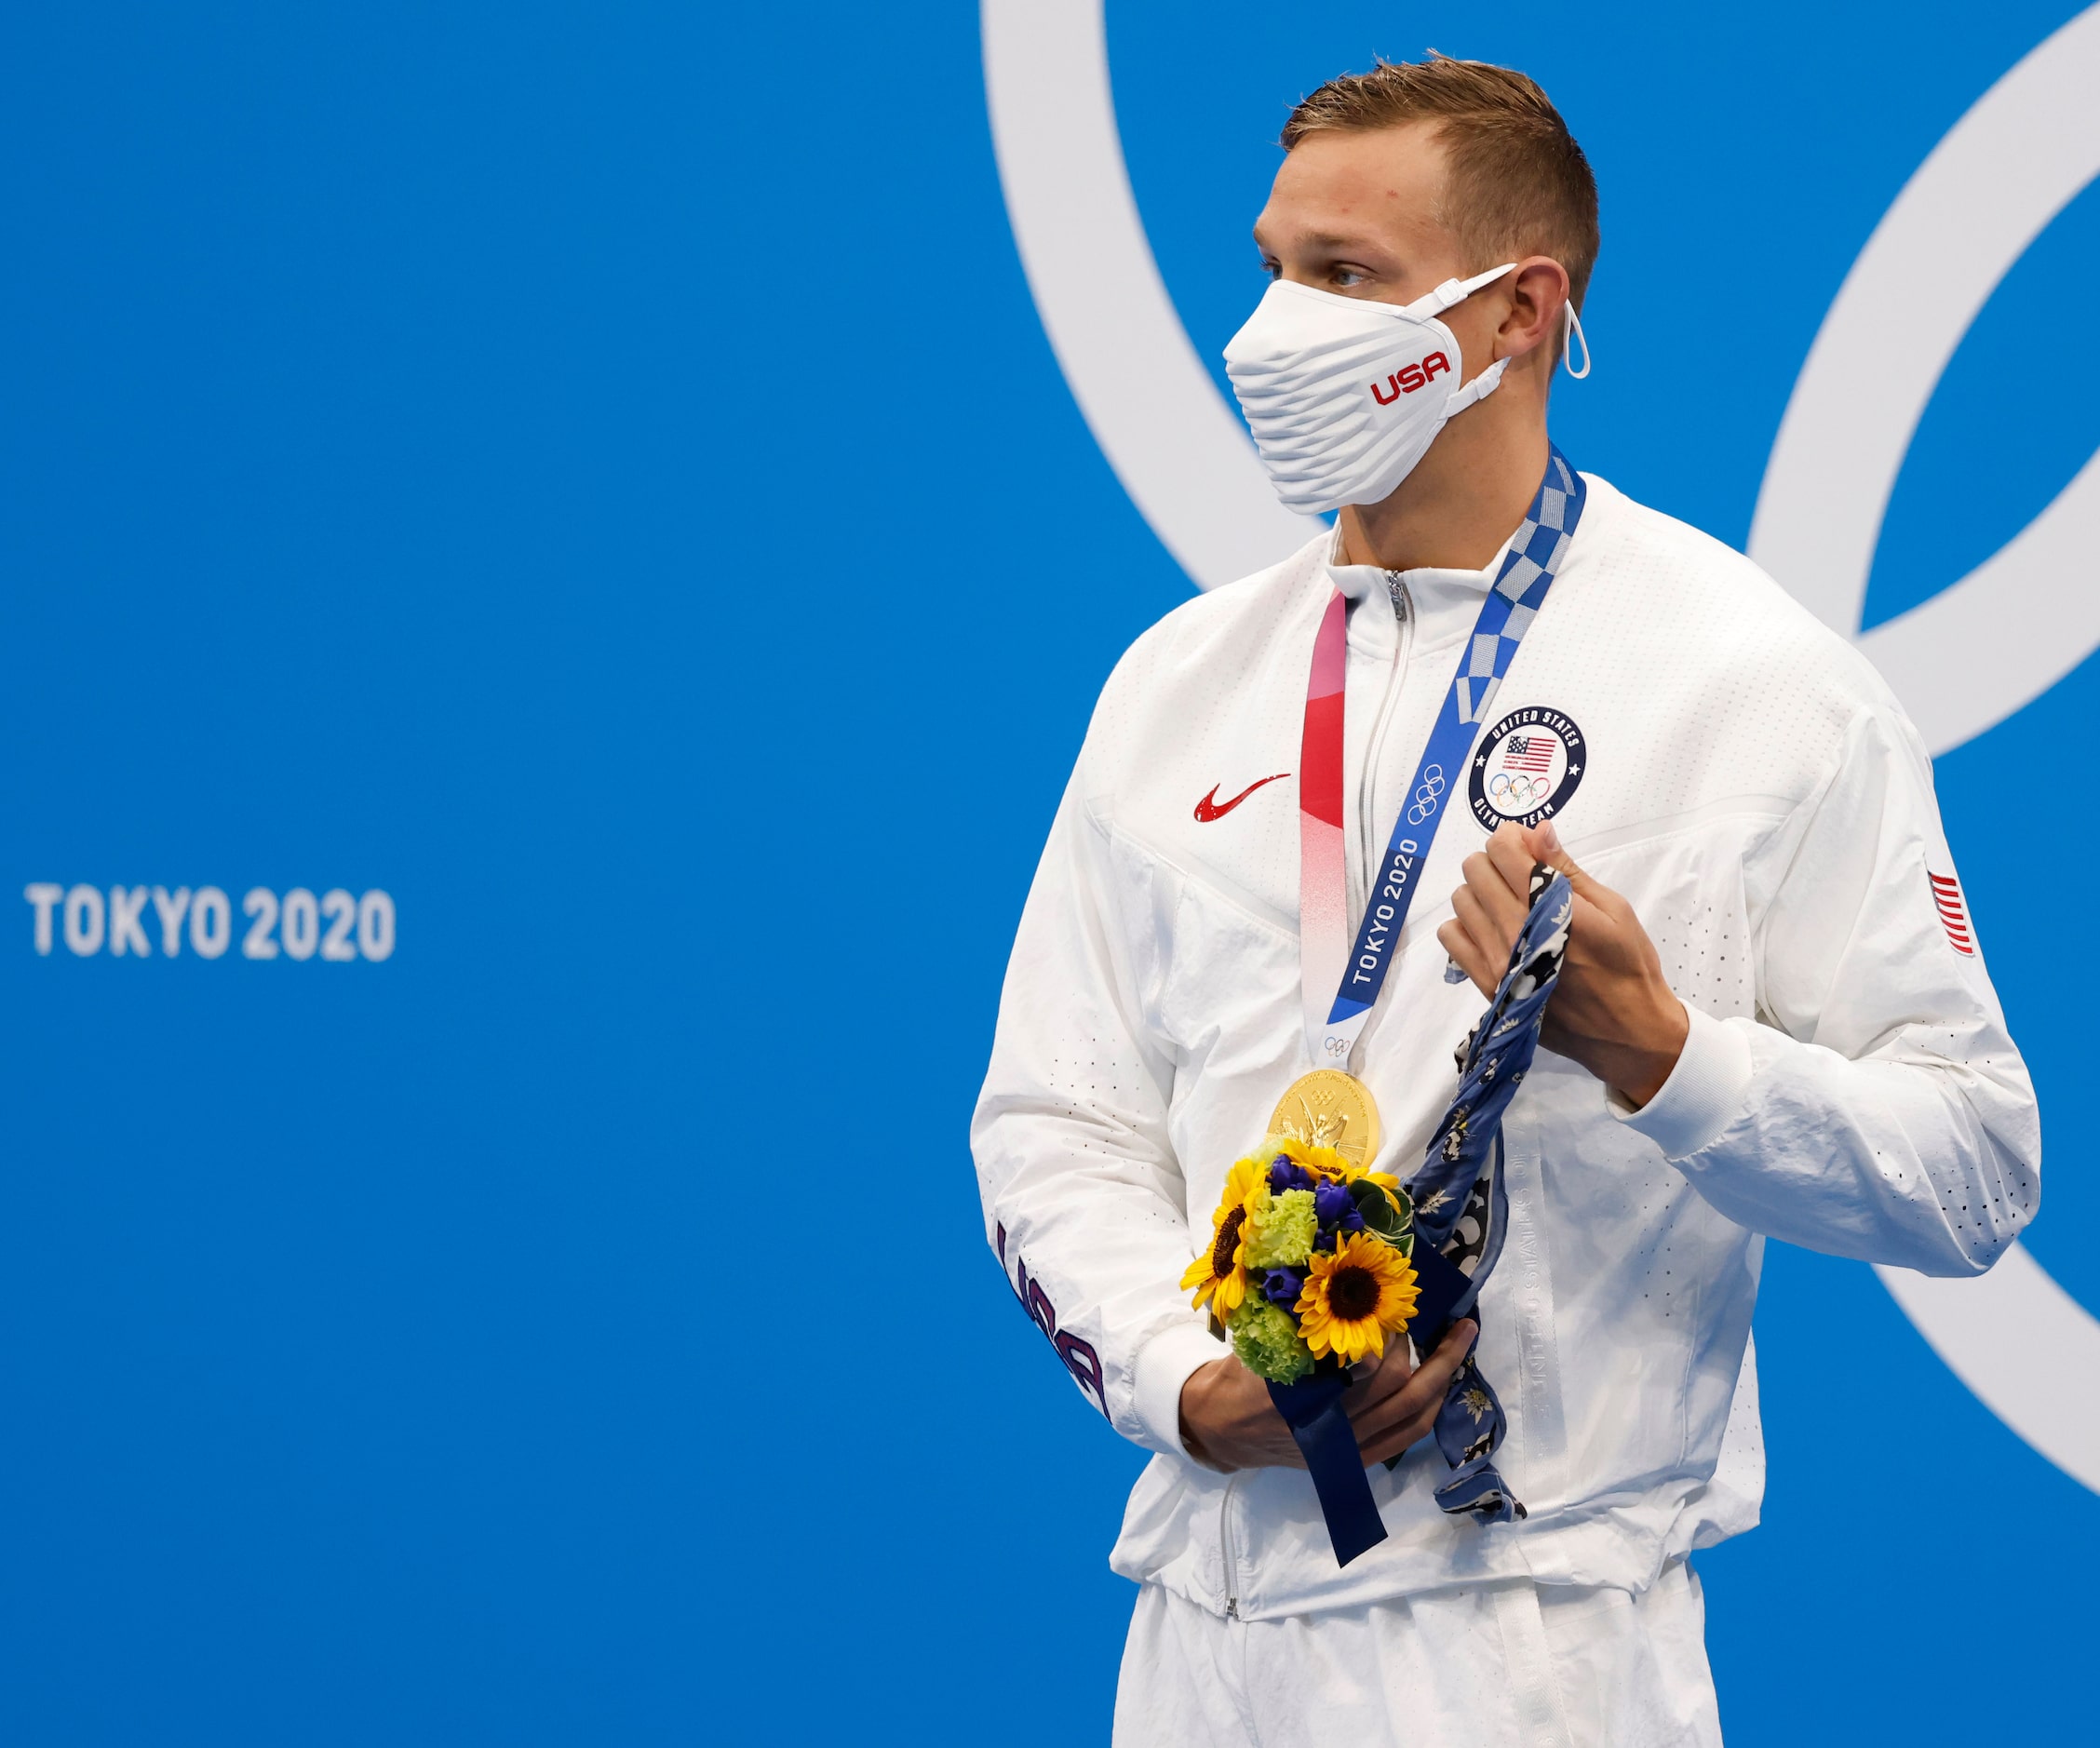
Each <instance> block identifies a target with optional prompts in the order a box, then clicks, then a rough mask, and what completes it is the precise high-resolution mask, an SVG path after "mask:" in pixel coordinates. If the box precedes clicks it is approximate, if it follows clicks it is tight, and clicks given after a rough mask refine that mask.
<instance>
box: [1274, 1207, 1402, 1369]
mask: <svg viewBox="0 0 2100 1748" xmlns="http://www.w3.org/2000/svg"><path fill="white" fill-rule="evenodd" d="M1415 1291H1416V1288H1415V1270H1414V1265H1413V1264H1412V1263H1410V1262H1409V1261H1408V1260H1407V1257H1403V1256H1402V1255H1401V1254H1400V1253H1399V1252H1398V1251H1397V1250H1395V1249H1393V1246H1392V1245H1391V1244H1387V1243H1386V1242H1385V1241H1384V1240H1383V1239H1379V1238H1373V1237H1372V1236H1371V1235H1370V1234H1369V1233H1368V1232H1352V1233H1350V1234H1348V1235H1347V1236H1345V1237H1344V1238H1343V1239H1342V1240H1341V1241H1340V1242H1339V1244H1336V1246H1335V1248H1334V1250H1333V1252H1332V1253H1331V1254H1328V1255H1323V1256H1316V1257H1313V1266H1312V1269H1311V1271H1309V1272H1308V1273H1307V1275H1306V1277H1305V1291H1304V1292H1302V1293H1300V1294H1299V1296H1298V1304H1297V1305H1296V1306H1295V1307H1294V1308H1293V1309H1295V1310H1296V1311H1297V1312H1298V1332H1299V1335H1301V1336H1303V1337H1304V1338H1305V1342H1306V1345H1307V1346H1308V1347H1310V1348H1311V1349H1312V1350H1313V1352H1314V1353H1317V1354H1319V1355H1320V1356H1321V1357H1322V1358H1323V1359H1324V1358H1326V1355H1327V1354H1328V1353H1330V1352H1331V1353H1333V1354H1335V1355H1336V1356H1337V1357H1338V1358H1339V1359H1340V1360H1341V1362H1342V1364H1343V1365H1353V1364H1354V1363H1355V1362H1356V1361H1358V1360H1362V1359H1371V1358H1375V1357H1376V1356H1377V1355H1379V1354H1380V1353H1382V1352H1384V1351H1385V1339H1386V1337H1387V1336H1389V1335H1393V1334H1397V1333H1398V1332H1399V1331H1400V1330H1402V1329H1405V1328H1406V1327H1407V1319H1408V1318H1410V1317H1412V1316H1413V1315H1414V1314H1415Z"/></svg>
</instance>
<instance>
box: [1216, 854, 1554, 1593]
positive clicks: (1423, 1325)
mask: <svg viewBox="0 0 2100 1748" xmlns="http://www.w3.org/2000/svg"><path fill="white" fill-rule="evenodd" d="M1529 898H1530V910H1529V913H1528V915H1527V916H1526V918H1525V921H1524V925H1523V927H1522V928H1521V929H1519V930H1518V932H1517V936H1516V941H1515V944H1514V947H1513V948H1511V951H1510V958H1509V967H1508V969H1507V971H1505V972H1504V974H1503V975H1502V979H1501V984H1500V985H1499V986H1498V988H1496V990H1495V995H1494V999H1493V1000H1492V1001H1491V1002H1489V1003H1488V1011H1487V1013H1486V1014H1485V1015H1482V1017H1481V1020H1480V1023H1479V1024H1478V1025H1477V1026H1475V1027H1474V1029H1473V1030H1472V1031H1471V1032H1470V1033H1468V1034H1467V1036H1466V1040H1465V1042H1464V1043H1462V1044H1461V1045H1460V1046H1459V1049H1458V1052H1457V1056H1456V1061H1457V1067H1458V1070H1459V1078H1458V1085H1457V1087H1456V1089H1455V1091H1454V1092H1453V1095H1452V1097H1451V1101H1450V1104H1449V1106H1448V1107H1447V1109H1446V1111H1445V1114H1444V1119H1443V1121H1442V1122H1441V1123H1438V1124H1437V1126H1436V1128H1435V1129H1434V1132H1433V1133H1432V1134H1431V1136H1430V1138H1429V1144H1428V1146H1427V1148H1426V1149H1425V1150H1424V1151H1423V1156H1422V1163H1421V1167H1420V1170H1419V1171H1417V1172H1416V1174H1415V1176H1414V1177H1412V1178H1411V1179H1410V1180H1409V1182H1408V1184H1407V1188H1406V1189H1403V1188H1402V1187H1401V1184H1400V1180H1399V1179H1398V1178H1397V1177H1392V1176H1390V1175H1389V1174H1387V1173H1384V1172H1373V1171H1366V1170H1365V1169H1364V1168H1363V1167H1361V1166H1358V1165H1356V1164H1354V1163H1352V1162H1350V1161H1349V1160H1347V1159H1345V1158H1344V1157H1343V1156H1342V1155H1341V1154H1340V1153H1339V1152H1337V1151H1336V1150H1334V1149H1332V1148H1329V1147H1324V1146H1320V1145H1317V1144H1315V1143H1311V1142H1307V1141H1305V1140H1304V1139H1302V1138H1300V1137H1299V1136H1293V1135H1272V1136H1269V1137H1268V1139H1266V1140H1265V1141H1263V1142H1262V1144H1261V1146H1260V1148H1259V1150H1257V1151H1256V1152H1255V1153H1253V1154H1251V1155H1250V1156H1249V1157H1247V1158H1245V1159H1243V1160H1240V1161H1239V1162H1237V1163H1235V1164H1234V1165H1233V1167H1232V1172H1231V1173H1230V1174H1229V1175H1228V1177H1226V1179H1225V1194H1224V1198H1223V1200H1221V1201H1220V1202H1219V1203H1218V1212H1217V1213H1216V1214H1215V1215H1213V1216H1212V1217H1211V1242H1210V1248H1209V1249H1208V1250H1207V1251H1205V1253H1204V1254H1203V1255H1202V1256H1200V1257H1197V1258H1196V1260H1195V1261H1194V1262H1193V1263H1192V1264H1191V1266H1190V1268H1189V1271H1188V1272H1187V1273H1186V1274H1185V1275H1183V1276H1182V1277H1181V1284H1182V1285H1183V1286H1184V1287H1191V1288H1193V1289H1194V1290H1195V1296H1196V1304H1197V1306H1198V1307H1199V1308H1200V1307H1204V1306H1208V1307H1209V1310H1210V1316H1211V1327H1212V1330H1213V1332H1214V1333H1216V1334H1218V1335H1221V1336H1225V1337H1228V1338H1230V1339H1231V1341H1232V1349H1233V1351H1235V1352H1236V1353H1237V1354H1238V1355H1239V1356H1240V1360H1241V1363H1242V1364H1243V1365H1245V1366H1246V1368H1247V1369H1248V1370H1249V1371H1251V1372H1253V1373H1254V1374H1255V1375H1256V1376H1257V1377H1258V1378H1262V1379H1263V1380H1264V1381H1265V1382H1266V1383H1267V1384H1268V1386H1269V1395H1270V1399H1271V1400H1272V1401H1273V1402H1274V1403H1275V1405H1276V1409H1277V1412H1278V1413H1279V1414H1281V1415H1282V1416H1283V1418H1284V1419H1285V1421H1286V1424H1287V1425H1288V1426H1289V1427H1290V1430H1291V1436H1292V1437H1293V1439H1295V1440H1296V1442H1297V1444H1298V1447H1299V1452H1300V1453H1301V1454H1302V1455H1303V1457H1304V1459H1305V1467H1306V1469H1307V1470H1308V1471H1309V1472H1310V1473H1311V1475H1312V1477H1313V1487H1314V1489H1315V1491H1316V1492H1317V1493H1318V1495H1319V1499H1320V1510H1321V1512H1322V1513H1323V1514H1324V1515H1325V1517H1326V1524H1327V1535H1328V1537H1329V1539H1330V1540H1331V1541H1332V1543H1333V1546H1334V1552H1335V1558H1336V1559H1337V1560H1338V1561H1339V1563H1340V1564H1341V1565H1343V1566H1347V1565H1348V1564H1349V1563H1350V1561H1352V1560H1353V1559H1354V1558H1355V1557H1356V1556H1357V1555H1358V1554H1360V1553H1363V1552H1364V1551H1365V1550H1366V1549H1367V1548H1370V1547H1373V1546H1375V1545H1376V1544H1377V1543H1379V1542H1380V1541H1382V1540H1385V1533H1386V1532H1385V1525H1384V1522H1383V1520H1382V1519H1381V1518H1380V1514H1379V1509H1378V1504H1377V1501H1376V1499H1374V1498H1373V1496H1372V1493H1371V1488H1370V1483H1369V1481H1368V1480H1367V1479H1366V1477H1365V1474H1364V1459H1363V1452H1362V1451H1361V1449H1360V1448H1359V1447H1358V1445H1357V1443H1356V1434H1355V1432H1354V1431H1353V1428H1352V1427H1351V1426H1350V1424H1349V1417H1348V1416H1347V1415H1346V1414H1344V1413H1343V1412H1342V1409H1341V1397H1342V1392H1344V1391H1345V1390H1346V1389H1347V1388H1348V1385H1349V1368H1350V1366H1351V1365H1353V1364H1354V1363H1355V1362H1357V1361H1358V1360H1365V1359H1376V1358H1377V1357H1379V1356H1380V1354H1382V1353H1383V1352H1384V1351H1385V1349H1386V1344H1387V1343H1388V1342H1389V1341H1391V1340H1392V1339H1393V1337H1395V1336H1397V1335H1400V1334H1402V1333H1403V1332H1405V1333H1407V1334H1408V1335H1410V1336H1412V1337H1413V1338H1415V1344H1416V1346H1417V1347H1418V1348H1420V1350H1421V1351H1423V1352H1424V1353H1427V1352H1429V1351H1431V1350H1432V1349H1433V1348H1434V1346H1435V1344H1436V1343H1437V1341H1438V1340H1439V1339H1441V1338H1442V1337H1443V1335H1444V1333H1445V1332H1446V1331H1447V1330H1448V1329H1449V1328H1450V1326H1451V1324H1453V1323H1454V1322H1455V1321H1456V1320H1457V1319H1458V1318H1460V1317H1461V1316H1462V1317H1470V1318H1472V1319H1474V1321H1475V1322H1476V1323H1477V1322H1478V1321H1479V1318H1480V1311H1479V1298H1480V1290H1481V1288H1482V1287H1483V1286H1484V1285H1486V1284H1487V1281H1488V1275H1489V1274H1490V1273H1491V1272H1492V1271H1493V1270H1494V1267H1495V1262H1496V1258H1497V1257H1499V1256H1500V1255H1501V1247H1502V1240H1503V1237H1504V1235H1505V1233H1506V1231H1507V1228H1508V1221H1509V1194H1508V1187H1507V1185H1506V1184H1505V1182H1504V1172H1503V1160H1502V1135H1501V1130H1502V1113H1503V1112H1504V1111H1505V1110H1506V1109H1508V1107H1509V1102H1510V1100H1511V1098H1512V1097H1513V1096H1514V1095H1515V1093H1516V1090H1517V1088H1518V1087H1519V1086H1520V1085H1521V1084H1522V1083H1523V1081H1524V1077H1525V1075H1526V1074H1527V1073H1528V1071H1529V1069H1530V1067H1531V1059H1532V1056H1533V1054H1534V1053H1535V1052H1536V1051H1537V1049H1538V1047H1539V1026H1540V1022H1541V1018H1542V1017H1543V1015H1544V1013H1545V1008H1546V1003H1547V1002H1548V1001H1550V1000H1551V999H1552V996H1553V992H1554V988H1555V985H1556V984H1557V982H1558V981H1559V977H1560V967H1561V961H1562V959H1563V957H1564V955H1565V954H1566V952H1567V948H1568V930H1569V927H1570V925H1571V921H1572V918H1573V914H1574V894H1573V891H1572V889H1571V888H1570V887H1569V885H1568V880H1567V877H1566V876H1565V875H1562V874H1558V873H1556V872H1555V870H1554V869H1552V868H1550V867H1545V866H1543V865H1541V866H1539V867H1535V868H1533V869H1532V871H1531V881H1530V894H1529ZM1272 1121H1276V1120H1274V1119H1272ZM1507 1430H1508V1420H1507V1419H1506V1417H1505V1416H1504V1414H1503V1412H1502V1406H1501V1401H1500V1399H1499V1398H1498V1397H1497V1396H1496V1394H1495V1390H1494V1387H1493V1386H1492V1385H1491V1384H1490V1383H1488V1379H1487V1378H1485V1377H1484V1376H1483V1375H1482V1373H1481V1371H1480V1367H1479V1365H1478V1364H1477V1363H1476V1361H1475V1360H1474V1356H1473V1355H1472V1354H1471V1353H1468V1354H1467V1355H1466V1356H1465V1357H1464V1358H1463V1359H1462V1360H1461V1361H1460V1362H1459V1364H1458V1365H1457V1367H1456V1368H1455V1370H1454V1371H1453V1374H1452V1376H1451V1378H1450V1380H1449V1383H1448V1385H1447V1389H1446V1392H1445V1396H1444V1401H1443V1404H1442V1405H1441V1406H1440V1407H1439V1408H1438V1410H1437V1415H1436V1420H1435V1435H1436V1443H1437V1445H1438V1447H1439V1448H1440V1449H1441V1450H1442V1451H1443V1453H1444V1458H1445V1460H1446V1461H1447V1463H1449V1465H1450V1468H1451V1473H1450V1476H1449V1478H1448V1479H1447V1481H1445V1482H1444V1484H1443V1485H1442V1486H1439V1487H1438V1488H1437V1489H1436V1502H1437V1504H1438V1506H1440V1507H1441V1508H1442V1509H1443V1510H1444V1511H1446V1512H1447V1513H1451V1514H1452V1515H1454V1516H1457V1515H1461V1514H1462V1515H1469V1516H1471V1517H1473V1518H1474V1520H1475V1521H1476V1522H1478V1523H1481V1524H1503V1523H1509V1522H1511V1521H1513V1520H1514V1519H1516V1518H1521V1517H1522V1516H1524V1515H1525V1511H1524V1507H1523V1505H1522V1504H1521V1503H1520V1502H1519V1501H1518V1499H1516V1498H1515V1496H1514V1494H1513V1493H1512V1492H1511V1491H1510V1489H1509V1486H1508V1485H1507V1484H1506V1483H1505V1482H1504V1481H1503V1479H1502V1476H1501V1473H1500V1472H1499V1471H1498V1470H1497V1469H1496V1466H1495V1460H1494V1459H1495V1452H1496V1449H1497V1447H1498V1446H1499V1445H1501V1442H1502V1438H1503V1435H1504V1433H1505V1432H1507ZM1399 1460H1400V1459H1399V1458H1397V1457H1395V1458H1393V1459H1389V1460H1388V1462H1387V1465H1386V1466H1387V1467H1388V1468H1389V1469H1390V1468H1392V1467H1393V1466H1394V1465H1395V1464H1397V1463H1398V1462H1399Z"/></svg>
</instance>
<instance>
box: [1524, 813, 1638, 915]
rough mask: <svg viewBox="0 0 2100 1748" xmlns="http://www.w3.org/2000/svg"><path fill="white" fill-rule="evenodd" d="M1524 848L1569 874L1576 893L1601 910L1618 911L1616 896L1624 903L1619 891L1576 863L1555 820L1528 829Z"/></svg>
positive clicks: (1533, 857) (1569, 882)
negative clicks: (1602, 882)
mask: <svg viewBox="0 0 2100 1748" xmlns="http://www.w3.org/2000/svg"><path fill="white" fill-rule="evenodd" d="M1523 849H1524V853H1525V854H1527V855H1528V856H1529V857H1530V858H1531V859H1532V860H1533V861H1534V862H1543V863H1544V864H1545V865H1546V866H1547V867H1550V868H1552V869H1553V870H1554V871H1555V872H1556V873H1560V874H1565V875H1567V876H1568V884H1569V885H1570V886H1572V887H1573V888H1574V889H1575V895H1576V897H1578V898H1586V899H1587V900H1589V902H1590V903H1591V904H1593V905H1595V906H1596V908H1598V909H1599V910H1602V911H1605V912H1606V913H1607V914H1610V915H1616V914H1617V912H1616V911H1614V910H1613V908H1612V901H1614V900H1617V901H1618V903H1620V904H1621V905H1623V903H1624V900H1622V899H1620V898H1619V894H1617V893H1615V892H1613V891H1612V890H1611V888H1610V887H1609V886H1606V885H1603V884H1601V883H1600V882H1599V881H1595V880H1593V879H1592V878H1591V877H1590V876H1589V875H1587V874H1585V873H1584V872H1583V871H1582V869H1581V868H1580V867H1576V865H1575V858H1574V857H1573V856H1571V855H1569V854H1568V852H1567V850H1566V849H1565V848H1563V847H1562V844H1561V841H1560V833H1559V832H1557V831H1555V829H1554V823H1553V821H1552V820H1550V819H1541V821H1540V822H1539V823H1538V824H1537V825H1536V826H1533V827H1530V828H1529V829H1528V830H1527V831H1526V832H1525V833H1524V834H1523Z"/></svg>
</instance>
